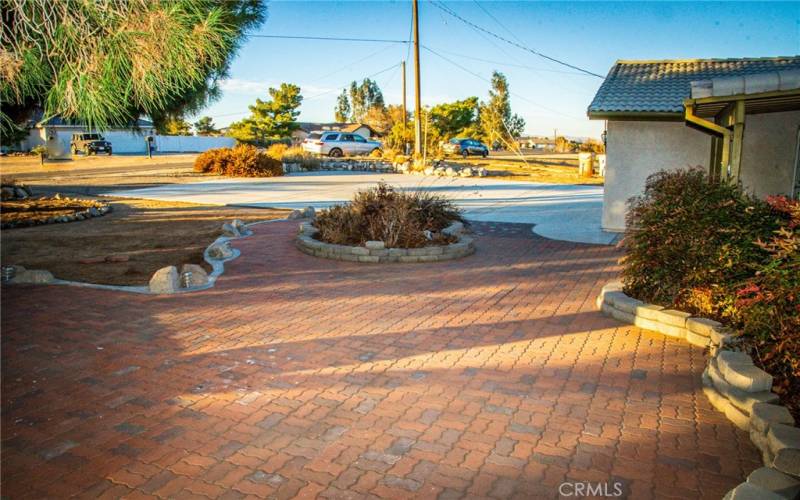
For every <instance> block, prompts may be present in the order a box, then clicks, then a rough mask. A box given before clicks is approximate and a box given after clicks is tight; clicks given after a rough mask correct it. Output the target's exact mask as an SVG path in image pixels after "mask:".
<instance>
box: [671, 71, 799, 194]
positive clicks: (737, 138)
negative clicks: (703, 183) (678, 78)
mask: <svg viewBox="0 0 800 500" xmlns="http://www.w3.org/2000/svg"><path fill="white" fill-rule="evenodd" d="M683 104H684V109H685V111H684V119H685V121H686V124H687V125H688V126H690V127H693V128H696V129H698V130H701V131H703V132H705V133H707V134H710V135H712V136H713V137H714V139H713V140H712V160H711V165H710V166H709V170H710V171H709V173H710V175H711V177H712V178H715V179H719V180H732V181H734V182H735V181H738V178H739V174H740V172H741V159H742V143H743V140H744V125H745V120H746V116H747V115H753V114H759V113H776V112H781V111H794V110H800V71H797V70H790V71H771V72H767V73H758V74H751V75H742V76H731V77H721V78H712V79H710V80H701V81H696V82H692V97H691V98H689V99H686V100H685V101H684V103H683Z"/></svg>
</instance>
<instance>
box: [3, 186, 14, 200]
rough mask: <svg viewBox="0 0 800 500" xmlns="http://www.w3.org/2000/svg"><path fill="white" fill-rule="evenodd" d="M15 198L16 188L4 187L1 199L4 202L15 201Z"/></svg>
mask: <svg viewBox="0 0 800 500" xmlns="http://www.w3.org/2000/svg"><path fill="white" fill-rule="evenodd" d="M15 196H16V194H15V192H14V188H12V187H8V186H3V188H2V195H0V198H2V199H3V200H13V199H14V197H15Z"/></svg>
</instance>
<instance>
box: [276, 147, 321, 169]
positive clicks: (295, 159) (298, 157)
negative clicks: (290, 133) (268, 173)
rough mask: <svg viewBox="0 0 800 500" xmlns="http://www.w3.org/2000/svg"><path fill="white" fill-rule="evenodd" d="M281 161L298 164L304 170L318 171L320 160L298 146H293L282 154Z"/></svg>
mask: <svg viewBox="0 0 800 500" xmlns="http://www.w3.org/2000/svg"><path fill="white" fill-rule="evenodd" d="M281 159H282V160H283V161H284V162H286V163H299V164H300V166H301V167H303V168H304V169H306V170H319V169H320V167H321V164H322V160H320V158H319V157H317V156H315V155H314V154H312V153H309V152H308V151H304V150H303V148H301V147H300V146H293V147H291V148H289V149H287V150H286V151H284V152H283V156H282V157H281Z"/></svg>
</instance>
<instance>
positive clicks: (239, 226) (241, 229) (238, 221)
mask: <svg viewBox="0 0 800 500" xmlns="http://www.w3.org/2000/svg"><path fill="white" fill-rule="evenodd" d="M231 225H232V226H233V227H235V228H236V229H237V230H238V231H239V234H244V232H245V231H247V224H245V223H244V222H243V221H242V220H241V219H233V222H231Z"/></svg>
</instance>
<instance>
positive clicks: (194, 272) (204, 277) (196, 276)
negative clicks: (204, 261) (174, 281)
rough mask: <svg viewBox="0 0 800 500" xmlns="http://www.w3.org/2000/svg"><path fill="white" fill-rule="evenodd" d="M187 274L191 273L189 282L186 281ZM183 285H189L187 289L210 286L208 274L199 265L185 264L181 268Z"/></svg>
mask: <svg viewBox="0 0 800 500" xmlns="http://www.w3.org/2000/svg"><path fill="white" fill-rule="evenodd" d="M186 273H191V275H190V276H189V277H188V282H187V281H186V280H187V278H184V276H186ZM181 284H183V285H187V288H191V287H195V286H203V285H206V284H208V273H207V272H206V270H205V269H203V267H202V266H198V265H197V264H184V265H183V267H181Z"/></svg>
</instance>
